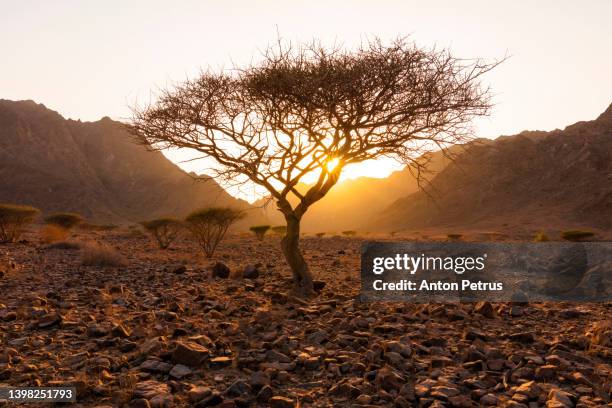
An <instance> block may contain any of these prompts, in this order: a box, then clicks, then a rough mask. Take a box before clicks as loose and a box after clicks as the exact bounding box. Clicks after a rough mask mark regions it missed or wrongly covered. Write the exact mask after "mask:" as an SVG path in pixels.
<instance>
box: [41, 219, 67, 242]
mask: <svg viewBox="0 0 612 408" xmlns="http://www.w3.org/2000/svg"><path fill="white" fill-rule="evenodd" d="M40 236H41V238H42V241H43V242H44V243H45V244H50V243H52V242H58V241H64V240H65V239H66V238H68V230H67V229H66V228H64V227H60V226H59V225H55V224H48V225H45V226H44V227H43V228H42V229H41V230H40Z"/></svg>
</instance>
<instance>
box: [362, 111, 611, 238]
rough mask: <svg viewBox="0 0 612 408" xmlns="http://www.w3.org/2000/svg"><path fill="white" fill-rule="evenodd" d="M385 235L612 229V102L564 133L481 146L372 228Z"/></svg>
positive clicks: (526, 134) (470, 149)
mask: <svg viewBox="0 0 612 408" xmlns="http://www.w3.org/2000/svg"><path fill="white" fill-rule="evenodd" d="M369 226H370V228H374V229H378V230H402V229H404V230H411V229H412V230H414V229H419V228H429V227H447V228H466V227H467V228H499V227H508V228H523V229H527V230H529V229H531V230H533V229H538V228H542V227H546V226H549V227H558V228H568V227H573V228H576V227H588V228H595V229H600V230H609V229H611V228H612V105H611V106H610V107H609V108H608V109H607V110H606V111H605V112H604V113H603V114H601V115H600V116H599V117H598V118H597V119H596V120H593V121H588V122H578V123H576V124H574V125H571V126H568V127H566V128H565V129H564V130H554V131H551V132H542V131H531V132H530V131H526V132H522V133H520V134H518V135H515V136H506V137H500V138H498V139H496V140H494V141H489V142H486V143H482V142H481V143H473V144H472V145H470V146H469V147H468V148H467V149H466V151H465V152H464V153H462V154H461V155H460V156H459V157H458V158H457V160H455V161H454V162H453V163H451V164H449V165H448V166H447V167H446V168H445V169H444V170H443V171H441V172H440V174H438V175H437V176H436V177H435V178H434V179H433V180H432V183H431V186H430V188H429V189H428V190H427V193H425V192H423V191H419V192H415V193H413V194H410V195H407V196H406V197H403V198H401V199H399V200H397V201H395V202H394V203H393V204H392V205H390V206H389V207H387V208H386V209H385V210H384V211H382V212H381V214H380V216H379V217H377V218H375V220H374V221H373V222H371V223H369Z"/></svg>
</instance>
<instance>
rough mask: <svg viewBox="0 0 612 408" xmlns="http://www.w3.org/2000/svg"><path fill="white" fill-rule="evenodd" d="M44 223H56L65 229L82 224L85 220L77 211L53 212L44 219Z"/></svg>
mask: <svg viewBox="0 0 612 408" xmlns="http://www.w3.org/2000/svg"><path fill="white" fill-rule="evenodd" d="M44 221H45V224H50V225H57V226H58V227H62V228H65V229H67V230H69V229H72V228H74V227H76V226H77V225H80V224H82V223H83V222H84V221H85V220H84V219H83V217H81V216H80V215H79V214H77V213H69V212H66V213H55V214H51V215H49V216H47V217H45V219H44Z"/></svg>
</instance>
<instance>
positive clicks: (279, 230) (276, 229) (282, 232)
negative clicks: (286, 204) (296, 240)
mask: <svg viewBox="0 0 612 408" xmlns="http://www.w3.org/2000/svg"><path fill="white" fill-rule="evenodd" d="M271 230H272V232H273V233H275V234H278V235H285V234H286V233H287V226H286V225H277V226H275V227H272V228H271Z"/></svg>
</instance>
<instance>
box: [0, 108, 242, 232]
mask: <svg viewBox="0 0 612 408" xmlns="http://www.w3.org/2000/svg"><path fill="white" fill-rule="evenodd" d="M0 186H1V187H0V202H13V203H19V204H28V205H33V206H35V207H38V208H40V209H41V210H43V211H44V212H53V211H75V212H78V213H80V214H82V215H84V216H85V217H86V218H88V219H90V220H92V221H95V222H114V223H123V222H128V221H131V222H134V221H141V220H143V219H149V218H153V217H158V216H179V217H181V216H184V215H186V214H187V213H189V212H190V211H192V210H194V209H197V208H201V207H204V206H208V205H223V206H233V207H236V208H243V209H247V208H251V207H250V206H249V205H248V204H247V203H246V202H244V201H241V200H237V199H235V198H233V197H232V196H230V195H229V194H228V193H227V192H225V190H224V189H223V188H221V187H220V186H219V185H218V184H217V183H215V182H214V181H213V180H212V179H208V180H205V181H196V180H194V179H193V178H192V177H191V176H190V175H189V174H187V173H185V172H184V171H183V170H181V169H179V168H178V167H177V166H176V165H174V164H173V163H172V162H170V161H169V160H168V159H166V158H165V157H164V156H163V155H162V154H161V153H159V152H152V151H148V150H147V149H146V148H145V147H144V146H142V145H138V144H136V143H133V142H132V140H131V139H130V135H129V134H128V133H127V132H126V131H125V129H124V128H123V127H122V125H121V124H120V123H119V122H115V121H112V120H111V119H109V118H103V119H101V120H99V121H97V122H81V121H74V120H66V119H64V118H63V117H62V116H61V115H59V114H58V113H57V112H54V111H52V110H50V109H47V108H46V107H45V106H44V105H42V104H36V103H35V102H32V101H17V102H14V101H8V100H0Z"/></svg>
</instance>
